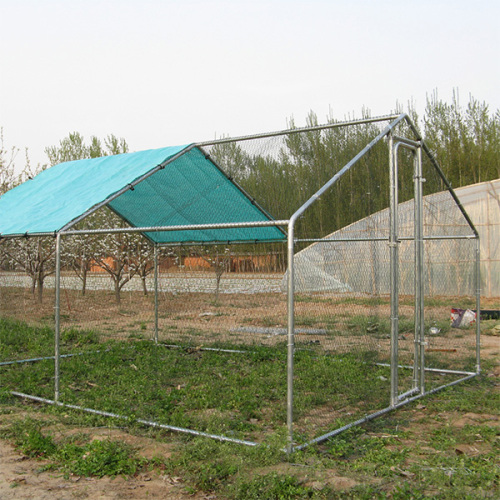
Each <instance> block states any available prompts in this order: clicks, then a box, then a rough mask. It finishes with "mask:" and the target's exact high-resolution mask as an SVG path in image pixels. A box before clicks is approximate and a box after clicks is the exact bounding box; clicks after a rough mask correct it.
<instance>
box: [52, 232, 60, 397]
mask: <svg viewBox="0 0 500 500" xmlns="http://www.w3.org/2000/svg"><path fill="white" fill-rule="evenodd" d="M55 288H56V298H55V301H56V302H55V306H54V316H55V318H54V319H55V329H54V331H55V333H54V336H55V338H54V342H55V346H54V351H55V352H54V401H59V378H60V374H59V371H60V361H61V353H60V348H59V347H60V346H59V341H60V338H61V323H60V319H61V235H60V234H59V233H58V234H57V236H56V275H55Z"/></svg>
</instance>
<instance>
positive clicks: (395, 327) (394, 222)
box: [388, 132, 399, 406]
mask: <svg viewBox="0 0 500 500" xmlns="http://www.w3.org/2000/svg"><path fill="white" fill-rule="evenodd" d="M388 144H389V177H390V194H389V198H390V222H389V225H390V230H389V249H390V288H391V363H390V364H391V394H390V405H391V406H395V405H396V404H397V403H398V339H399V317H398V306H399V304H398V301H399V290H398V281H399V274H398V266H399V252H398V169H397V161H396V154H397V151H395V147H394V139H393V136H392V132H389V134H388Z"/></svg>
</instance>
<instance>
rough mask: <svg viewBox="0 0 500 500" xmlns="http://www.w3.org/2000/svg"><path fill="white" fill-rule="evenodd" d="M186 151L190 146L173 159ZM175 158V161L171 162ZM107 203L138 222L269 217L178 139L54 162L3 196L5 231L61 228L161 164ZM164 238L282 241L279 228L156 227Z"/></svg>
mask: <svg viewBox="0 0 500 500" xmlns="http://www.w3.org/2000/svg"><path fill="white" fill-rule="evenodd" d="M184 150H186V152H185V153H184V154H183V155H181V156H180V157H178V158H177V159H174V160H173V161H172V159H173V158H174V157H175V156H176V155H178V154H179V153H181V152H182V151H184ZM169 161H170V163H168V162H169ZM165 163H168V164H167V165H166V166H165V168H164V169H162V170H159V171H158V172H156V173H154V174H153V175H151V176H150V177H148V178H147V179H145V180H143V181H142V182H140V183H139V184H137V185H135V187H134V188H133V189H128V190H127V191H126V192H125V193H124V194H122V195H120V196H119V197H118V198H115V199H114V200H112V201H111V202H110V203H109V206H110V207H111V208H112V209H113V210H114V211H115V212H116V213H117V214H118V215H120V216H121V217H123V218H124V219H125V220H126V221H128V222H129V223H130V224H131V225H132V226H135V227H153V226H156V227H157V226H159V225H161V226H174V225H184V224H190V225H196V224H213V223H229V222H256V221H266V220H269V219H270V217H269V216H268V215H267V214H265V213H264V212H263V211H262V210H261V209H260V208H259V207H258V206H256V205H255V204H254V203H253V202H252V201H251V200H250V199H248V197H247V196H246V195H245V194H244V193H243V192H242V191H241V190H240V189H239V188H238V187H237V186H236V185H235V184H234V183H233V182H232V181H231V180H229V179H228V178H227V177H226V176H225V175H224V174H223V173H222V172H221V170H220V169H219V168H218V167H217V166H216V165H215V164H214V163H213V162H212V161H211V160H210V159H208V158H206V157H205V155H204V154H203V153H202V152H201V151H200V150H199V149H197V148H194V149H189V148H188V146H173V147H166V148H161V149H154V150H148V151H139V152H136V153H125V154H121V155H114V156H105V157H102V158H93V159H87V160H77V161H71V162H65V163H61V164H59V165H55V166H54V167H51V168H49V169H47V170H45V171H43V172H41V173H40V174H39V175H37V176H36V177H35V178H33V179H31V180H28V181H26V182H25V183H23V184H21V185H20V186H18V187H16V188H14V189H12V190H10V191H8V192H7V193H5V194H4V195H3V196H2V197H0V235H2V236H6V235H24V234H26V235H29V234H33V233H47V234H50V233H56V232H58V231H60V230H61V229H62V228H64V227H65V226H67V225H68V224H69V223H71V222H72V221H73V220H75V219H76V218H78V217H80V216H81V215H83V214H85V213H87V212H88V211H89V210H91V209H92V207H95V206H96V205H98V204H100V203H102V202H105V201H106V200H109V199H111V198H113V196H114V195H115V194H116V193H117V192H119V191H120V190H122V189H124V188H127V186H129V185H130V186H131V185H132V184H134V183H135V182H136V181H137V180H138V179H140V178H141V177H143V176H145V175H146V174H148V172H151V170H153V169H155V168H156V167H157V166H158V165H160V164H165ZM148 236H149V237H150V238H151V239H152V240H154V241H156V242H160V243H167V242H174V241H175V242H184V241H228V240H244V241H245V240H251V241H254V240H276V239H282V238H283V237H284V235H283V232H282V231H280V230H279V229H278V228H276V227H261V228H248V229H225V230H211V231H203V232H202V231H182V232H180V231H174V232H162V233H150V234H149V235H148Z"/></svg>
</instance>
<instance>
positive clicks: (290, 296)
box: [286, 217, 295, 454]
mask: <svg viewBox="0 0 500 500" xmlns="http://www.w3.org/2000/svg"><path fill="white" fill-rule="evenodd" d="M294 223H295V219H293V217H292V219H291V220H290V223H289V224H288V283H287V285H288V286H287V314H288V332H287V411H286V425H287V430H288V436H287V449H286V450H287V453H288V454H290V453H292V452H293V368H294V365H293V363H294V350H295V346H294V344H295V331H294V330H295V324H294V323H295V318H294V289H295V284H294V262H293V261H294Z"/></svg>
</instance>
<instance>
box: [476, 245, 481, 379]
mask: <svg viewBox="0 0 500 500" xmlns="http://www.w3.org/2000/svg"><path fill="white" fill-rule="evenodd" d="M475 264H476V265H475V269H476V272H475V275H476V373H477V374H478V375H479V374H480V373H481V241H480V240H479V236H477V237H476V263H475Z"/></svg>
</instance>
